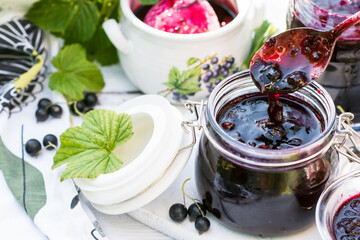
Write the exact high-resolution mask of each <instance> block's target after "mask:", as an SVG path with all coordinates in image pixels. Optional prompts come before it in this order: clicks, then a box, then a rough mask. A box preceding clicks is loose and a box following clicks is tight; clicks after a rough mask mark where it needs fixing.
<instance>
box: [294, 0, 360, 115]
mask: <svg viewBox="0 0 360 240" xmlns="http://www.w3.org/2000/svg"><path fill="white" fill-rule="evenodd" d="M306 2H308V0H294V1H292V7H290V8H289V11H288V14H287V26H288V28H296V27H313V28H315V29H319V30H329V29H330V28H332V27H334V26H335V25H337V24H339V23H340V22H341V21H343V20H344V19H345V17H346V16H349V15H351V14H354V13H355V12H357V11H359V10H360V1H359V0H354V1H344V0H312V1H311V2H313V4H307V3H306ZM359 39H360V28H359V26H358V25H357V26H356V27H352V28H351V29H349V30H347V31H346V32H345V33H344V34H343V35H342V36H341V37H340V39H339V40H338V41H337V42H336V44H335V48H334V52H333V55H332V58H331V60H330V63H329V65H328V67H327V68H326V69H325V71H324V73H323V74H322V75H321V76H320V78H319V79H318V80H317V82H318V83H320V84H321V85H323V86H324V87H325V89H326V90H327V91H328V92H329V93H330V95H331V97H332V98H333V100H334V102H335V105H340V106H341V107H342V108H343V109H344V110H345V111H349V112H352V113H354V115H355V120H354V122H360V94H358V93H359V91H360V72H359V71H360V51H359V49H360V41H359Z"/></svg>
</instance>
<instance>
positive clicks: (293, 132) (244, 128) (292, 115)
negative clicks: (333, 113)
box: [217, 93, 324, 149]
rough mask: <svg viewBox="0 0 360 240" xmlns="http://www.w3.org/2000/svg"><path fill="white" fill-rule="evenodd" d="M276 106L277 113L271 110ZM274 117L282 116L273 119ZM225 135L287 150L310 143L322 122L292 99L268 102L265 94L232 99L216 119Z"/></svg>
mask: <svg viewBox="0 0 360 240" xmlns="http://www.w3.org/2000/svg"><path fill="white" fill-rule="evenodd" d="M271 104H272V105H274V106H272V108H276V107H278V108H279V109H277V111H274V110H273V111H272V112H271V110H270V114H269V111H268V109H271V108H269V107H271ZM276 115H281V116H280V117H279V116H276ZM217 119H218V120H217V121H218V123H219V125H220V126H221V127H222V128H223V129H224V130H225V132H226V134H228V135H230V136H231V137H232V138H234V139H236V140H237V141H239V142H242V143H245V144H248V145H249V146H252V147H258V148H263V149H286V148H292V147H297V146H300V145H303V144H306V143H308V142H310V141H311V140H313V139H315V138H316V137H318V136H319V135H320V133H321V132H322V131H323V128H324V126H323V123H322V122H321V119H319V115H317V114H316V113H315V111H314V109H311V107H310V106H307V105H306V104H305V103H301V102H299V100H298V99H293V98H292V97H291V96H287V97H286V96H284V95H283V96H280V98H279V99H277V100H276V101H272V102H270V106H269V103H268V97H267V95H264V94H261V93H259V94H256V95H255V94H253V95H251V96H243V97H240V98H237V99H234V100H232V101H231V102H229V103H228V104H227V105H226V106H224V107H223V108H222V109H221V110H220V112H219V114H218V116H217Z"/></svg>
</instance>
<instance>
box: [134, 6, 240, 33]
mask: <svg viewBox="0 0 360 240" xmlns="http://www.w3.org/2000/svg"><path fill="white" fill-rule="evenodd" d="M209 3H210V5H211V6H212V8H213V9H214V11H215V13H216V15H217V17H218V19H219V22H220V26H221V27H223V26H225V25H226V24H228V23H229V22H231V21H232V20H233V19H234V18H235V17H236V13H235V12H234V11H232V10H231V9H230V8H229V7H227V6H226V5H225V4H222V3H219V2H216V1H209ZM151 7H152V6H151V5H145V6H140V7H138V8H137V9H136V10H135V11H134V14H135V16H137V17H138V18H139V19H140V20H141V21H144V18H145V16H146V14H147V12H148V11H149V10H150V8H151Z"/></svg>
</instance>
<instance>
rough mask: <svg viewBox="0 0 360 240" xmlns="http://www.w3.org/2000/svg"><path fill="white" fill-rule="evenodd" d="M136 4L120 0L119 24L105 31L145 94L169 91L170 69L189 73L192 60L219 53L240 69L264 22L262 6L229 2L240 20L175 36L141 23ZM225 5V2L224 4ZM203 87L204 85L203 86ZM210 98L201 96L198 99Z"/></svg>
mask: <svg viewBox="0 0 360 240" xmlns="http://www.w3.org/2000/svg"><path fill="white" fill-rule="evenodd" d="M135 1H136V0H121V10H122V17H121V21H120V24H118V23H117V22H115V21H114V20H108V21H106V22H105V23H104V24H103V28H104V30H105V32H106V34H107V35H108V37H109V39H110V40H111V42H112V43H113V44H114V46H115V47H116V48H117V49H118V50H119V55H120V62H121V66H122V67H123V69H124V71H125V73H126V75H127V76H128V78H129V79H130V80H131V81H132V82H133V83H134V84H135V85H136V86H137V87H138V88H139V89H140V90H142V91H143V92H144V93H158V92H159V91H162V90H164V89H166V86H165V85H163V83H164V82H167V81H168V75H169V71H170V69H171V68H172V67H173V66H175V67H177V68H179V69H180V71H183V70H186V69H187V67H186V61H187V60H188V59H189V58H190V57H195V58H199V59H204V58H205V57H206V56H209V55H211V54H214V53H216V54H217V56H218V58H219V59H221V58H223V57H226V56H229V55H232V56H233V57H234V58H235V61H236V64H237V65H238V66H239V65H240V64H241V63H242V61H243V60H244V58H245V57H246V56H247V54H248V52H249V48H250V44H251V33H252V30H253V29H254V28H255V26H257V25H259V23H260V22H261V21H262V13H261V12H262V7H261V6H262V5H261V1H260V0H257V1H254V3H255V2H256V5H255V4H254V3H253V1H252V0H227V1H225V2H227V3H229V4H232V5H233V7H234V8H237V11H238V14H237V16H236V17H235V18H234V19H233V20H232V21H231V22H230V23H228V24H227V25H225V26H224V27H221V28H219V29H217V30H214V31H210V32H206V33H200V34H175V33H168V32H163V31H161V30H158V29H155V28H152V27H150V26H148V25H147V24H145V23H144V22H142V21H141V20H140V19H138V18H137V17H136V16H135V15H134V13H133V10H134V8H135V7H136V6H138V4H137V2H135ZM222 1H223V0H222ZM203 85H204V84H203ZM208 94H209V92H208V91H207V89H206V88H205V87H204V90H203V91H201V92H198V93H197V94H196V95H195V98H196V99H202V98H204V97H206V96H207V95H208Z"/></svg>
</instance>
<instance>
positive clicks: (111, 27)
mask: <svg viewBox="0 0 360 240" xmlns="http://www.w3.org/2000/svg"><path fill="white" fill-rule="evenodd" d="M102 27H103V29H104V31H105V33H106V35H107V36H108V38H109V39H110V41H111V42H112V44H113V45H114V46H115V47H116V48H117V49H118V50H119V51H121V52H122V53H125V54H128V53H130V52H131V50H132V44H131V42H130V41H129V40H127V39H126V38H125V36H124V34H123V33H122V32H121V28H120V25H119V24H118V23H117V22H116V21H115V20H114V19H109V20H106V21H105V22H104V23H103V25H102Z"/></svg>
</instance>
